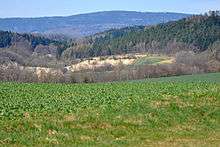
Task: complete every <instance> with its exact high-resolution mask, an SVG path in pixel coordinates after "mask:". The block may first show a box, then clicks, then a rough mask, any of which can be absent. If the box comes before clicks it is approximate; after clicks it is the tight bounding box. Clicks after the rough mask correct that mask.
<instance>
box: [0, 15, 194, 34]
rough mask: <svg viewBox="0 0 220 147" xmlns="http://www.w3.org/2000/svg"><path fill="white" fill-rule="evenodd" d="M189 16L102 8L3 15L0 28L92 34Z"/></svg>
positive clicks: (47, 32)
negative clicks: (77, 12) (36, 15)
mask: <svg viewBox="0 0 220 147" xmlns="http://www.w3.org/2000/svg"><path fill="white" fill-rule="evenodd" d="M188 16H190V15H189V14H181V13H149V12H146V13H142V12H133V11H106V12H96V13H88V14H81V15H73V16H68V17H42V18H5V19H0V30H4V31H13V32H18V33H46V34H64V35H66V36H69V37H83V36H88V35H93V34H95V33H99V32H103V31H106V30H109V29H114V28H123V27H128V26H140V25H155V24H159V23H164V22H169V21H174V20H179V19H182V18H185V17H188Z"/></svg>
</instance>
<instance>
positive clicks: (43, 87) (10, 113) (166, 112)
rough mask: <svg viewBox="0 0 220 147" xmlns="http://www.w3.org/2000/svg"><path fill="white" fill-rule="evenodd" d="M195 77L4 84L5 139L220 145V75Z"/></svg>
mask: <svg viewBox="0 0 220 147" xmlns="http://www.w3.org/2000/svg"><path fill="white" fill-rule="evenodd" d="M185 77H186V78H185ZM196 77H197V76H183V77H178V78H175V79H177V82H174V83H173V82H169V81H170V80H169V79H170V78H167V79H166V78H161V79H162V81H167V82H155V81H158V79H152V80H153V82H152V81H146V82H124V83H109V84H78V85H61V84H16V83H1V84H0V145H1V144H2V145H16V146H21V145H27V146H33V145H35V146H42V145H48V146H49V145H52V144H59V145H77V146H88V145H94V146H111V145H113V146H123V145H124V146H143V145H146V146H148V145H154V146H155V145H157V146H158V145H160V146H170V145H185V146H192V145H193V146H196V145H197V146H218V145H219V144H220V140H219V138H220V125H219V122H220V117H219V116H220V113H219V107H218V106H219V105H220V93H219V91H220V83H212V81H216V80H218V79H219V78H220V74H206V75H199V76H198V77H199V78H201V77H203V78H205V79H206V80H205V79H203V80H205V81H209V82H205V81H203V82H191V81H197V80H195V79H197V78H196ZM165 79H166V80H165ZM179 79H187V80H186V81H190V82H178V81H182V80H179Z"/></svg>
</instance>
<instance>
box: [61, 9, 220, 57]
mask: <svg viewBox="0 0 220 147" xmlns="http://www.w3.org/2000/svg"><path fill="white" fill-rule="evenodd" d="M219 39H220V16H219V12H212V13H211V12H210V14H206V15H196V16H192V17H189V18H184V19H181V20H179V21H173V22H168V23H164V24H159V25H155V26H136V27H127V28H123V29H116V30H110V31H107V32H104V33H99V34H96V35H94V36H90V37H86V38H84V39H81V40H80V41H78V42H72V47H70V48H68V49H67V50H65V51H64V53H63V57H65V58H83V57H89V56H101V55H113V54H123V53H131V52H146V51H147V52H157V53H158V52H159V53H168V54H170V53H176V52H178V51H180V50H191V51H194V52H202V51H205V50H207V49H208V47H209V46H210V45H212V44H213V43H214V42H215V41H217V40H219Z"/></svg>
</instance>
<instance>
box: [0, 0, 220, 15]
mask: <svg viewBox="0 0 220 147" xmlns="http://www.w3.org/2000/svg"><path fill="white" fill-rule="evenodd" d="M111 10H128V11H140V12H181V13H191V14H201V13H204V12H207V11H208V10H220V0H2V1H1V4H0V17H1V18H8V17H43V16H69V15H75V14H82V13H90V12H97V11H111Z"/></svg>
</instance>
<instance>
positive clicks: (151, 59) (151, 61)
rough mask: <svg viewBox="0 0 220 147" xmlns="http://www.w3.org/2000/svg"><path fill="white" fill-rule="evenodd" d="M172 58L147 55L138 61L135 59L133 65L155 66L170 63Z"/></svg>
mask: <svg viewBox="0 0 220 147" xmlns="http://www.w3.org/2000/svg"><path fill="white" fill-rule="evenodd" d="M171 59H172V58H170V57H167V56H158V55H148V56H146V57H142V58H140V59H137V60H136V61H135V62H134V65H135V66H137V65H157V64H161V63H163V62H165V63H166V62H167V63H171V61H170V60H171Z"/></svg>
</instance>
